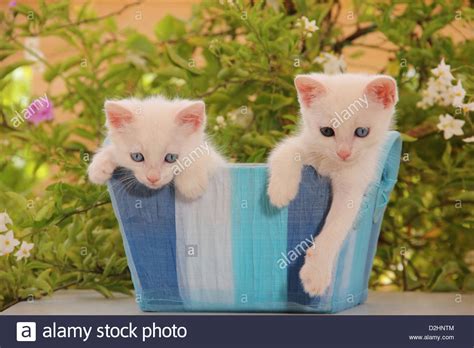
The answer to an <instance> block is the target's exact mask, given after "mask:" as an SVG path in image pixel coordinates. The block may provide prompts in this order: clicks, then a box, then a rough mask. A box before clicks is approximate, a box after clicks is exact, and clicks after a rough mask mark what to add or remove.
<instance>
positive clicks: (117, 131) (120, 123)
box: [88, 96, 225, 199]
mask: <svg viewBox="0 0 474 348" xmlns="http://www.w3.org/2000/svg"><path fill="white" fill-rule="evenodd" d="M105 113H106V118H107V123H106V125H107V129H108V138H109V140H110V143H109V144H107V145H105V146H103V147H102V148H101V149H100V150H99V151H98V152H97V154H96V155H95V156H94V158H93V160H92V163H91V164H90V166H89V170H88V174H89V179H90V181H91V182H93V183H96V184H104V183H105V182H106V181H107V180H109V179H110V177H111V176H112V173H113V171H114V170H115V168H117V167H124V168H127V169H129V170H131V171H132V172H133V174H134V176H135V178H136V179H137V180H138V181H139V182H140V183H142V184H143V185H145V186H147V187H149V188H151V189H159V188H161V187H163V186H164V185H166V184H168V183H170V182H171V181H172V180H173V179H174V183H175V186H176V188H177V189H178V191H179V192H180V193H181V194H182V195H184V196H185V197H187V198H189V199H195V198H197V197H199V196H200V195H202V193H203V192H204V191H205V190H206V188H207V184H208V181H209V178H210V176H211V175H212V173H213V172H214V170H215V169H216V168H217V167H218V166H221V165H222V164H224V163H225V161H224V160H223V159H222V157H221V156H220V155H219V153H218V152H217V151H216V150H215V149H214V147H213V146H212V145H211V143H210V142H209V140H208V139H207V137H206V134H205V124H206V113H205V104H204V102H202V101H190V100H180V99H175V100H168V99H165V98H163V97H160V96H157V97H151V98H147V99H144V100H139V99H135V98H131V99H124V100H117V101H106V102H105ZM184 158H186V159H187V161H186V166H184V165H180V166H178V164H180V163H179V161H180V159H184Z"/></svg>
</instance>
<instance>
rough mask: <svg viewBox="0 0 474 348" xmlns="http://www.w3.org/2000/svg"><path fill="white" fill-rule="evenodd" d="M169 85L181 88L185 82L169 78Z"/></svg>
mask: <svg viewBox="0 0 474 348" xmlns="http://www.w3.org/2000/svg"><path fill="white" fill-rule="evenodd" d="M170 83H171V84H173V85H175V86H177V87H182V86H184V85H185V84H186V80H183V79H179V78H177V77H172V78H170Z"/></svg>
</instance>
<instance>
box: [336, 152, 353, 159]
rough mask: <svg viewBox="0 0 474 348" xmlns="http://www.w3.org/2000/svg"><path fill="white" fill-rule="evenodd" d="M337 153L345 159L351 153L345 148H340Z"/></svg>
mask: <svg viewBox="0 0 474 348" xmlns="http://www.w3.org/2000/svg"><path fill="white" fill-rule="evenodd" d="M337 155H338V156H339V157H340V158H341V159H342V160H343V161H345V160H346V159H347V158H348V157H349V156H350V155H351V152H350V151H347V150H340V151H338V152H337Z"/></svg>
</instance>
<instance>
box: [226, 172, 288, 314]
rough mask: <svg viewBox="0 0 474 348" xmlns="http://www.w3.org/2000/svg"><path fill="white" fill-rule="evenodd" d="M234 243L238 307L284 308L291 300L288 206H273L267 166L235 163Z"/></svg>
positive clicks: (233, 195) (269, 309)
mask: <svg viewBox="0 0 474 348" xmlns="http://www.w3.org/2000/svg"><path fill="white" fill-rule="evenodd" d="M231 171H232V244H233V264H234V282H235V309H236V310H252V311H254V310H267V311H272V310H281V309H282V308H284V307H285V306H286V302H287V294H286V291H287V286H286V270H285V269H282V268H280V267H278V261H279V259H280V258H281V257H282V255H284V253H286V244H287V242H286V235H287V220H288V209H281V210H280V209H277V208H275V207H273V206H272V205H271V204H270V202H269V200H268V197H267V195H266V188H267V168H266V167H264V166H242V167H233V168H232V169H231Z"/></svg>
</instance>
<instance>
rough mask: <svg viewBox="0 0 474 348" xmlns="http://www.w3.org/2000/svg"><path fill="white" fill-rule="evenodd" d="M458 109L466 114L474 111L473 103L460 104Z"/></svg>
mask: <svg viewBox="0 0 474 348" xmlns="http://www.w3.org/2000/svg"><path fill="white" fill-rule="evenodd" d="M459 107H461V108H462V111H463V112H464V113H465V114H466V113H468V112H469V111H474V102H473V103H468V104H462V105H460V106H459Z"/></svg>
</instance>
